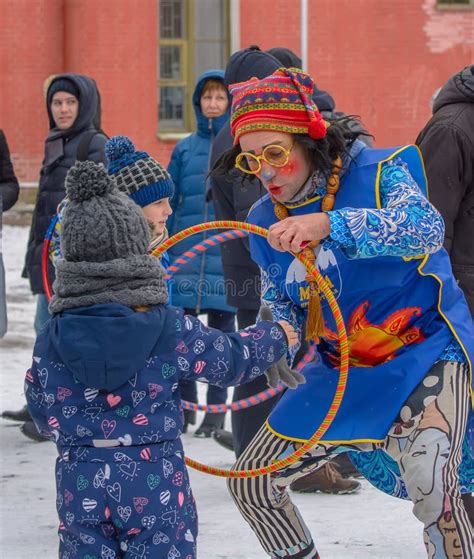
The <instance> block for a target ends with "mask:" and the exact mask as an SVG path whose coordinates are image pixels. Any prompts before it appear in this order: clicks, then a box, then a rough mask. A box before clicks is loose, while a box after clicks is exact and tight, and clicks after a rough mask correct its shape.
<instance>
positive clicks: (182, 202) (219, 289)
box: [168, 70, 236, 312]
mask: <svg viewBox="0 0 474 559" xmlns="http://www.w3.org/2000/svg"><path fill="white" fill-rule="evenodd" d="M210 78H213V79H218V80H220V81H222V82H223V80H224V72H223V71H222V70H209V71H207V72H204V73H203V74H201V76H199V78H198V81H197V84H196V88H195V90H194V94H193V106H194V111H195V114H196V121H197V131H196V132H194V133H193V134H191V135H190V136H188V137H187V138H185V139H184V140H181V141H180V142H178V143H177V144H176V146H175V148H174V150H173V153H172V155H171V161H170V164H169V167H168V171H169V173H170V175H171V177H172V178H173V182H174V184H175V194H174V196H173V199H172V200H171V207H172V208H173V215H172V216H171V217H170V219H169V221H168V231H169V233H170V235H174V234H175V233H178V232H179V231H182V230H183V229H186V228H187V227H190V226H191V225H197V224H199V223H205V222H208V221H213V220H214V219H215V217H214V207H213V204H212V201H206V176H207V173H208V171H209V152H210V149H211V143H212V141H213V139H214V137H215V136H216V134H217V133H218V132H219V130H220V129H221V128H222V126H223V125H224V123H225V122H226V121H227V120H228V119H229V110H228V111H227V112H226V114H225V115H223V116H221V117H219V118H215V119H207V118H206V117H205V116H204V115H203V114H202V111H201V107H200V103H199V101H200V98H201V92H202V88H203V86H204V82H205V81H206V80H208V79H210ZM215 233H217V231H209V232H207V233H206V232H204V233H201V234H199V235H193V236H191V237H188V238H187V239H185V240H184V241H182V242H180V243H178V244H177V245H175V246H174V247H172V248H171V249H170V250H169V256H170V260H171V262H173V261H174V260H175V259H176V258H177V257H178V256H180V255H181V254H183V252H185V251H186V250H188V249H189V248H191V247H192V246H194V245H195V244H197V243H199V242H201V241H202V240H203V239H205V238H207V237H210V236H212V235H213V234H215ZM173 304H175V305H177V306H179V307H183V308H186V309H196V310H197V311H198V312H199V311H200V310H201V309H217V310H225V311H235V310H236V309H235V308H233V307H230V306H229V305H227V302H226V295H225V287H224V275H223V272H222V260H221V253H220V250H219V247H218V246H217V247H214V248H212V249H210V250H208V251H207V252H205V253H203V254H202V255H201V256H200V257H195V258H193V259H192V260H191V261H190V262H189V263H188V264H186V265H185V266H183V268H182V269H180V270H179V271H178V272H177V273H176V274H175V275H174V278H173Z"/></svg>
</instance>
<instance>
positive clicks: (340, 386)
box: [151, 221, 349, 478]
mask: <svg viewBox="0 0 474 559" xmlns="http://www.w3.org/2000/svg"><path fill="white" fill-rule="evenodd" d="M211 229H240V230H242V231H248V232H249V233H253V234H255V235H260V236H261V237H265V238H267V236H268V230H267V229H264V228H263V227H258V226H257V225H252V224H250V223H243V222H240V221H210V222H208V223H201V224H200V225H194V226H192V227H188V228H187V229H184V230H183V231H180V232H179V233H176V235H174V236H173V237H171V238H169V239H167V240H166V241H165V242H164V243H162V244H161V245H160V246H159V247H157V248H156V249H155V250H153V252H152V253H151V254H152V255H153V256H160V255H161V254H163V252H165V251H167V250H168V249H169V248H171V247H172V246H174V245H175V244H177V243H179V242H180V241H182V240H183V239H186V238H187V237H190V236H192V235H195V234H197V233H202V232H203V231H208V230H211ZM294 256H295V257H296V258H297V259H298V260H299V261H300V262H302V263H303V264H304V265H305V266H306V269H307V270H308V273H310V274H311V275H312V276H313V277H314V278H315V279H316V283H317V284H318V288H319V291H320V292H322V293H323V295H324V296H325V297H326V299H327V302H328V304H329V308H330V309H331V312H332V314H333V316H334V320H335V322H336V327H337V333H338V336H339V347H340V353H341V366H340V370H339V379H338V383H337V387H336V392H335V394H334V398H333V401H332V403H331V405H330V407H329V410H328V412H327V414H326V416H325V418H324V420H323V421H322V423H321V425H320V426H319V427H318V429H317V430H316V431H315V432H314V434H313V436H312V437H311V438H310V439H309V440H308V441H307V442H306V443H304V444H303V445H302V446H301V447H300V448H298V449H297V450H296V451H295V452H294V453H293V454H291V455H290V456H287V457H286V458H283V459H282V460H276V461H275V462H273V463H272V464H270V465H268V466H263V467H261V468H255V469H253V470H225V469H223V468H215V467H214V466H207V465H206V464H202V463H200V462H197V461H196V460H193V459H192V458H189V457H188V456H186V458H185V460H186V464H187V465H188V466H190V467H191V468H193V469H195V470H198V471H200V472H204V473H207V474H211V475H214V476H219V477H229V478H240V477H242V478H247V477H257V476H262V475H267V474H270V473H272V472H276V471H278V470H281V469H283V468H286V467H287V466H290V465H291V464H294V463H295V462H297V461H298V460H299V458H301V457H302V456H303V455H304V454H306V452H308V451H309V450H311V448H313V447H314V446H315V445H316V444H317V443H318V442H319V441H320V439H321V437H322V436H323V435H324V433H325V432H326V431H327V430H328V429H329V427H330V426H331V423H332V422H333V421H334V418H335V416H336V414H337V412H338V410H339V408H340V406H341V402H342V398H343V396H344V392H345V389H346V384H347V376H348V372H349V345H348V342H347V332H346V328H345V326H344V320H343V318H342V314H341V311H340V309H339V305H338V304H337V301H336V299H335V297H334V295H333V294H332V291H331V289H330V288H329V286H328V285H327V283H326V281H325V280H324V278H323V277H322V276H321V274H320V273H319V271H318V269H317V268H316V267H315V266H314V265H313V264H312V263H311V262H310V261H309V260H308V259H307V258H305V257H304V256H302V255H301V254H294Z"/></svg>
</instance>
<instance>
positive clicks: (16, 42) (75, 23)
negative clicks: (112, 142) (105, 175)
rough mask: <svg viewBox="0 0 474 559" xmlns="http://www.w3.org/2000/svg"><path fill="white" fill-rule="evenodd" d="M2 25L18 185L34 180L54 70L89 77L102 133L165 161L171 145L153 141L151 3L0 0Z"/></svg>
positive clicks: (6, 106)
mask: <svg viewBox="0 0 474 559" xmlns="http://www.w3.org/2000/svg"><path fill="white" fill-rule="evenodd" d="M0 21H1V22H2V33H0V52H2V57H1V58H0V76H1V80H2V92H1V95H0V122H1V126H2V128H4V129H5V131H6V134H7V138H8V142H9V145H10V149H11V151H12V154H13V159H14V165H15V171H16V172H17V174H18V177H19V179H20V180H21V181H37V179H38V171H39V168H40V165H41V160H42V155H43V146H44V139H45V136H46V134H47V132H48V121H47V116H46V110H45V106H44V98H43V93H42V84H43V81H44V79H45V78H46V77H47V76H48V75H50V74H52V73H61V72H75V73H82V74H86V75H89V76H91V77H93V78H94V79H95V80H96V81H97V84H98V86H99V90H100V92H101V97H102V117H103V118H102V125H103V129H104V130H105V131H106V132H107V133H108V134H109V135H110V136H112V135H115V134H126V135H130V137H131V138H132V139H133V140H134V141H135V143H136V145H137V146H138V147H139V148H140V149H144V150H146V151H149V152H150V153H151V154H152V155H153V156H154V157H156V158H158V159H159V160H160V161H162V162H163V163H167V162H168V160H169V156H170V152H171V149H172V147H173V145H174V142H160V141H159V140H158V138H157V132H158V125H157V114H158V92H157V79H158V61H157V41H158V3H157V2H156V0H101V1H100V2H97V1H96V0H1V1H0ZM4 30H5V32H4ZM63 37H64V40H63Z"/></svg>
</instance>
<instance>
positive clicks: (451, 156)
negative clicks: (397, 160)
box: [416, 65, 474, 316]
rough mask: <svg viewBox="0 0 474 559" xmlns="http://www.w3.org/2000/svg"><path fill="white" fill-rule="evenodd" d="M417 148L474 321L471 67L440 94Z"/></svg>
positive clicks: (473, 81) (473, 97) (473, 101)
mask: <svg viewBox="0 0 474 559" xmlns="http://www.w3.org/2000/svg"><path fill="white" fill-rule="evenodd" d="M416 143H417V144H418V146H419V147H420V150H421V153H422V154H423V159H424V161H425V168H426V175H427V176H428V184H429V191H430V201H431V202H432V204H433V205H434V206H435V207H436V208H437V209H438V210H439V212H440V213H441V215H442V216H443V219H444V222H445V225H446V235H445V239H444V247H445V248H446V250H447V251H448V253H449V255H450V258H451V264H452V266H453V272H454V275H455V276H456V279H457V280H458V282H459V286H460V287H461V289H462V290H463V292H464V295H465V296H466V299H467V303H468V305H469V309H470V311H471V314H472V315H473V316H474V245H473V243H472V239H473V238H474V65H471V66H467V67H466V68H464V70H462V71H460V72H458V73H457V74H455V75H454V76H452V77H451V78H450V79H449V80H448V81H447V82H446V84H445V85H444V86H443V87H442V88H441V90H440V91H439V93H438V95H437V96H436V98H435V100H434V103H433V116H432V118H431V120H430V121H429V122H428V123H427V124H426V126H425V127H424V128H423V130H422V131H421V132H420V134H419V135H418V138H417V139H416Z"/></svg>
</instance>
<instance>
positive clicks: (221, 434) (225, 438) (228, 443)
mask: <svg viewBox="0 0 474 559" xmlns="http://www.w3.org/2000/svg"><path fill="white" fill-rule="evenodd" d="M212 438H213V439H214V440H215V441H216V442H218V443H219V444H220V445H221V446H223V447H224V448H226V449H227V450H234V437H233V436H232V433H231V432H230V431H226V430H225V429H216V430H215V431H214V433H212Z"/></svg>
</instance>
